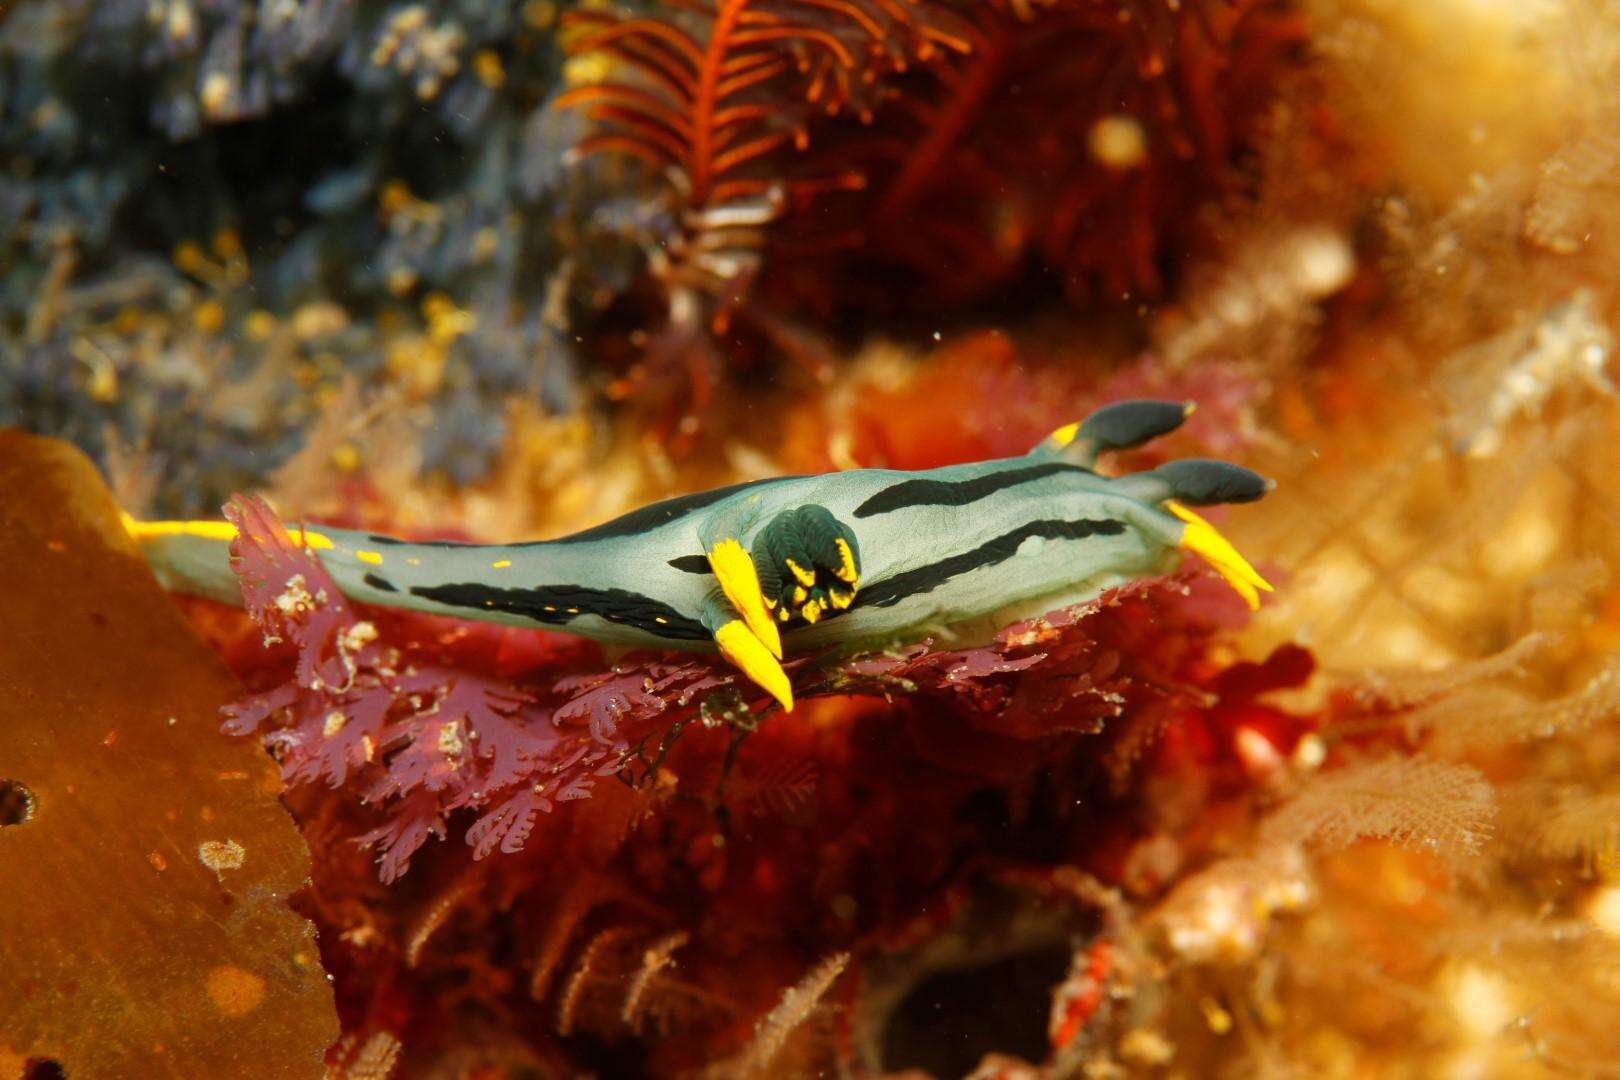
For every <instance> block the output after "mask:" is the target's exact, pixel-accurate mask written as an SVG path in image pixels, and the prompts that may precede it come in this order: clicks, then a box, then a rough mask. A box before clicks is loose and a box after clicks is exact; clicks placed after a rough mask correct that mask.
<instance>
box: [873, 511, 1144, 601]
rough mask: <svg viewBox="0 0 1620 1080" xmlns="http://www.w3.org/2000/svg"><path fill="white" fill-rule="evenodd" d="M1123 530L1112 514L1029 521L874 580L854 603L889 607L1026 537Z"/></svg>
mask: <svg viewBox="0 0 1620 1080" xmlns="http://www.w3.org/2000/svg"><path fill="white" fill-rule="evenodd" d="M1124 531H1125V523H1124V522H1122V521H1114V520H1113V519H1111V518H1100V519H1099V518H1086V519H1082V520H1080V521H1032V522H1030V523H1029V524H1027V525H1024V526H1022V527H1020V528H1017V529H1014V530H1013V531H1012V532H1009V533H1004V534H1003V535H1001V536H998V537H996V538H995V539H994V540H989V541H986V542H985V543H983V544H980V545H979V546H978V547H976V548H974V549H972V550H971V551H964V552H962V553H960V554H958V555H952V556H951V557H950V558H948V559H941V560H939V561H938V562H934V563H929V564H928V565H927V566H919V567H917V568H916V569H915V570H907V571H905V572H903V573H899V574H896V575H894V576H893V577H891V578H885V579H883V580H882V581H874V582H872V584H871V585H869V586H867V587H866V588H864V589H862V590H861V592H860V594H859V595H858V596H857V597H856V598H855V607H892V606H894V605H895V604H898V603H899V602H900V601H902V600H904V599H905V598H906V597H908V596H916V595H918V594H919V593H925V592H930V591H932V590H934V589H936V588H938V587H939V586H941V585H943V584H944V583H945V582H947V581H949V580H951V579H952V578H954V577H958V576H960V575H962V574H966V573H969V572H970V571H973V570H978V569H980V568H982V567H986V566H995V565H996V564H998V563H1003V562H1006V561H1007V560H1008V559H1010V558H1012V557H1013V556H1014V555H1015V554H1017V552H1018V548H1019V546H1020V545H1021V544H1023V542H1024V541H1025V540H1029V539H1031V538H1032V537H1037V536H1039V537H1041V538H1043V539H1046V540H1084V539H1086V538H1087V537H1090V536H1118V535H1119V534H1120V533H1122V532H1124Z"/></svg>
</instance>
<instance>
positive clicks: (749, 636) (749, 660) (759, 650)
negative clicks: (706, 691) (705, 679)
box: [714, 619, 793, 712]
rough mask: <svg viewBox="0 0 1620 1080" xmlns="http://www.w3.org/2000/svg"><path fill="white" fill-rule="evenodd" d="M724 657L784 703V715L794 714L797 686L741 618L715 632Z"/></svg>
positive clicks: (716, 640)
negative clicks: (794, 686) (790, 680)
mask: <svg viewBox="0 0 1620 1080" xmlns="http://www.w3.org/2000/svg"><path fill="white" fill-rule="evenodd" d="M714 640H715V642H716V644H718V645H719V646H720V654H721V655H722V656H724V657H725V658H726V659H727V660H729V661H731V662H732V663H733V664H735V665H737V667H738V668H739V669H741V671H742V673H743V674H744V675H747V676H748V677H749V678H750V679H752V680H754V682H756V683H758V684H759V685H760V687H761V688H762V689H764V690H765V691H766V692H767V693H768V694H770V695H771V697H773V698H775V699H776V700H777V701H779V702H781V703H782V711H783V712H792V711H793V684H792V683H791V682H789V681H788V677H787V672H785V671H783V670H782V664H781V662H780V661H778V660H777V658H776V657H774V656H772V655H771V653H770V651H769V650H767V649H766V648H765V646H764V644H763V643H761V641H760V640H759V638H757V637H755V636H754V633H753V631H751V630H749V628H748V627H747V626H745V625H744V624H743V621H742V620H741V619H732V620H731V621H730V622H728V623H726V624H725V625H723V626H721V627H720V629H718V630H716V631H715V632H714Z"/></svg>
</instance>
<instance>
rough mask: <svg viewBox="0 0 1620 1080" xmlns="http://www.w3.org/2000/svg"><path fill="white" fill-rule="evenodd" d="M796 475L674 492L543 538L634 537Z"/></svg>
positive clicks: (576, 540) (570, 541)
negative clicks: (610, 517)
mask: <svg viewBox="0 0 1620 1080" xmlns="http://www.w3.org/2000/svg"><path fill="white" fill-rule="evenodd" d="M796 479H798V477H793V476H781V477H768V478H766V479H764V480H747V481H744V482H743V483H741V484H729V485H727V486H726V487H719V488H714V489H713V490H711V491H694V492H693V493H692V494H690V495H677V496H675V497H674V498H673V499H665V500H664V501H662V502H655V503H652V504H650V505H648V506H643V507H642V508H641V509H639V510H632V511H630V512H629V513H628V514H625V515H624V516H622V517H616V518H614V519H613V520H612V521H606V522H603V523H602V524H600V525H598V526H596V527H595V528H592V529H586V530H585V531H584V532H577V533H574V534H573V535H571V536H562V537H558V538H557V539H556V540H550V541H547V543H552V544H577V543H580V542H582V541H585V540H606V539H609V538H611V537H616V536H638V535H640V534H641V533H644V532H648V531H649V530H652V529H656V528H658V527H659V526H660V525H668V524H669V523H670V522H672V521H674V520H675V519H676V518H679V517H682V516H684V515H686V514H690V513H691V512H692V511H694V510H702V509H703V508H704V507H706V506H713V505H714V504H715V503H717V502H719V501H720V500H721V499H724V498H725V497H726V496H727V495H735V494H736V493H737V492H739V491H743V490H746V489H747V488H751V487H754V486H755V485H756V484H768V483H770V482H772V481H773V480H796Z"/></svg>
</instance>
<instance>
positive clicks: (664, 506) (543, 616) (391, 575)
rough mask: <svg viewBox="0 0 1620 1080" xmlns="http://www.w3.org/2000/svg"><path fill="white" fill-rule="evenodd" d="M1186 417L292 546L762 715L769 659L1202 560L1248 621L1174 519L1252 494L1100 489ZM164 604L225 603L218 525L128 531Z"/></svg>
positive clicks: (350, 580)
mask: <svg viewBox="0 0 1620 1080" xmlns="http://www.w3.org/2000/svg"><path fill="white" fill-rule="evenodd" d="M1190 411H1191V406H1190V405H1186V404H1183V403H1181V402H1170V401H1126V402H1120V403H1118V404H1115V405H1110V406H1108V407H1106V408H1103V409H1101V410H1099V411H1097V412H1095V413H1093V414H1092V415H1091V416H1089V417H1088V418H1087V419H1086V420H1085V421H1084V422H1081V423H1074V424H1069V425H1067V426H1065V427H1063V428H1060V429H1058V430H1057V431H1055V432H1053V433H1052V435H1051V436H1050V437H1049V438H1047V439H1046V440H1045V441H1043V442H1042V443H1040V445H1038V446H1036V447H1035V448H1034V449H1033V450H1031V451H1030V452H1029V453H1028V454H1025V455H1023V456H1021V457H1013V458H1002V459H998V460H991V461H980V462H975V463H972V464H967V465H953V466H949V467H946V468H940V469H930V470H927V471H922V472H899V471H894V470H889V469H851V470H848V471H846V472H836V473H827V474H823V475H818V476H788V477H775V478H770V479H765V480H755V481H751V482H748V483H742V484H734V485H732V486H730V487H722V488H716V489H714V490H712V491H703V492H698V493H696V494H691V495H683V496H680V497H677V498H673V499H667V500H665V501H663V502H658V503H653V504H652V505H650V506H646V507H643V508H641V509H639V510H635V511H632V512H630V513H628V514H625V515H624V516H623V517H620V518H617V519H615V520H613V521H609V522H607V523H606V524H604V525H598V526H597V527H595V528H592V529H587V530H585V531H584V532H579V533H575V534H573V535H571V536H564V537H561V538H559V539H555V540H542V541H536V542H532V543H521V544H507V545H484V544H462V543H448V542H437V543H411V542H406V541H402V540H397V539H394V538H393V537H389V536H380V535H376V534H372V533H365V532H356V531H352V530H347V529H335V528H325V527H319V526H317V527H312V528H306V529H303V530H294V536H295V537H300V538H301V540H302V542H303V544H304V545H305V546H306V547H307V548H308V549H309V550H310V551H311V552H312V553H313V554H314V555H315V556H317V557H318V558H319V559H320V560H321V562H322V563H323V564H324V565H325V566H326V568H327V569H328V570H329V571H330V572H331V574H332V577H333V579H334V580H335V581H336V582H337V583H338V586H339V588H341V589H342V590H343V591H344V593H345V594H346V595H348V596H349V597H350V598H352V599H354V600H357V601H360V602H362V603H367V604H380V605H385V606H390V607H400V608H410V609H414V610H417V611H426V612H432V613H435V614H441V615H453V616H461V617H464V618H471V619H484V620H489V621H493V622H501V623H508V624H513V625H518V626H532V627H545V628H548V629H553V630H562V631H565V632H567V633H571V634H579V635H582V636H584V637H588V638H593V639H596V640H598V641H601V642H604V643H609V644H616V645H629V646H651V647H655V648H662V649H718V650H719V651H720V653H721V654H723V655H724V656H725V657H726V658H727V659H728V660H729V661H730V662H731V663H733V664H735V665H736V666H737V667H738V668H740V669H741V670H742V671H743V673H744V674H746V675H747V676H748V678H750V679H752V680H753V681H754V682H755V683H757V684H758V685H759V686H761V687H762V688H763V689H765V690H766V691H767V692H769V693H770V694H771V696H772V697H774V698H775V699H776V700H777V701H778V702H780V703H781V705H782V707H783V708H784V709H787V710H791V709H792V708H793V691H792V687H791V684H790V682H789V680H788V676H787V674H786V672H785V671H784V670H783V668H782V658H783V657H784V656H785V655H792V654H803V653H807V652H813V651H817V650H825V649H833V648H840V647H849V646H854V645H877V644H883V643H890V642H898V641H905V640H915V639H917V638H920V637H924V636H927V635H930V634H936V633H937V634H942V635H948V636H954V637H956V638H962V637H972V638H979V639H983V638H986V637H988V636H989V635H991V634H993V633H994V632H995V631H996V630H997V629H999V628H1000V627H1002V626H1004V625H1006V624H1007V623H1010V622H1013V621H1016V620H1018V619H1022V618H1028V617H1031V616H1034V615H1038V614H1041V613H1043V612H1046V611H1050V610H1053V609H1055V608H1058V607H1061V606H1064V605H1067V604H1072V603H1078V602H1081V601H1083V600H1087V599H1090V598H1092V597H1095V596H1096V595H1098V594H1099V593H1101V592H1102V591H1103V590H1105V589H1108V588H1110V587H1113V586H1116V585H1119V584H1121V583H1123V582H1125V581H1128V580H1130V579H1132V578H1139V577H1144V576H1148V575H1152V574H1157V573H1161V572H1163V571H1165V570H1166V569H1168V568H1169V567H1170V566H1171V565H1172V564H1173V563H1174V561H1175V559H1176V558H1177V557H1179V553H1180V552H1181V551H1182V550H1187V551H1192V552H1195V553H1196V554H1198V555H1200V556H1202V557H1203V558H1204V559H1205V560H1206V561H1207V562H1208V563H1209V564H1210V565H1211V566H1212V567H1213V568H1214V569H1215V570H1216V571H1217V572H1219V573H1220V574H1221V576H1222V577H1224V578H1225V579H1226V580H1227V581H1228V582H1229V583H1230V584H1231V585H1232V587H1233V588H1234V589H1236V590H1237V592H1238V593H1239V594H1241V595H1242V596H1243V598H1244V599H1245V600H1246V601H1248V603H1249V604H1250V606H1251V607H1254V606H1257V605H1258V602H1259V600H1258V593H1259V591H1261V590H1265V591H1269V590H1270V588H1271V586H1270V585H1268V584H1267V583H1266V581H1265V580H1264V579H1263V578H1262V577H1261V576H1260V575H1259V574H1258V573H1256V572H1255V570H1254V569H1253V568H1252V567H1251V566H1250V565H1249V564H1248V562H1247V561H1245V560H1244V558H1243V556H1241V555H1240V554H1238V552H1237V551H1236V550H1235V549H1234V548H1233V547H1232V545H1231V544H1230V543H1228V542H1227V541H1226V539H1225V538H1224V537H1222V536H1221V535H1220V533H1218V532H1216V530H1215V529H1214V528H1213V527H1212V526H1211V525H1210V524H1209V523H1208V522H1206V521H1204V520H1203V519H1202V518H1201V517H1199V516H1198V515H1197V514H1196V513H1194V512H1193V511H1192V510H1191V509H1189V507H1191V506H1201V505H1207V504H1212V503H1237V502H1250V501H1253V500H1255V499H1258V498H1260V497H1261V496H1262V495H1264V494H1265V493H1266V491H1267V490H1269V488H1270V486H1271V485H1270V483H1269V482H1268V481H1266V480H1263V479H1262V478H1261V477H1259V476H1258V475H1256V474H1255V473H1253V472H1251V471H1249V470H1248V469H1244V468H1241V467H1239V466H1236V465H1231V464H1228V463H1226V462H1222V461H1210V460H1201V459H1200V460H1180V461H1172V462H1169V463H1167V464H1165V465H1161V466H1159V467H1158V468H1155V469H1152V470H1149V471H1145V472H1138V473H1132V474H1129V475H1125V476H1119V477H1112V478H1110V477H1105V476H1102V475H1099V474H1098V473H1097V472H1096V470H1095V465H1096V461H1097V456H1098V455H1099V454H1100V453H1103V452H1105V451H1112V450H1123V449H1129V448H1131V447H1135V446H1140V445H1141V444H1143V443H1145V442H1147V441H1148V440H1150V439H1153V438H1156V437H1158V436H1160V435H1163V434H1166V433H1168V432H1170V431H1172V430H1174V429H1175V428H1176V427H1178V426H1179V425H1180V424H1181V422H1182V421H1183V419H1184V418H1185V417H1186V415H1187V414H1188V413H1189V412H1190ZM128 526H129V530H130V533H131V534H132V535H133V536H134V538H135V539H136V540H137V541H138V542H139V544H140V545H141V547H142V549H143V550H144V552H145V554H146V556H147V558H148V560H149V561H150V562H151V564H152V566H153V568H154V569H155V570H156V572H157V574H158V576H159V578H160V579H161V580H162V581H163V582H164V584H165V585H167V586H168V587H170V588H171V589H174V590H176V591H181V592H190V593H197V594H201V595H205V596H212V597H215V598H217V599H222V600H226V601H237V600H238V599H239V593H238V591H237V587H236V582H235V579H234V578H233V576H232V574H231V570H230V562H229V558H228V554H227V544H228V542H229V541H230V540H231V539H232V538H233V537H234V535H235V533H234V528H233V527H232V526H231V525H230V524H228V523H225V522H204V521H153V522H139V521H134V520H132V519H131V520H129V522H128Z"/></svg>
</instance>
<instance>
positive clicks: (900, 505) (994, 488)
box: [855, 461, 1091, 518]
mask: <svg viewBox="0 0 1620 1080" xmlns="http://www.w3.org/2000/svg"><path fill="white" fill-rule="evenodd" d="M1090 471H1091V470H1090V469H1086V468H1082V467H1081V466H1079V465H1071V464H1069V463H1068V462H1066V461H1048V462H1043V463H1042V464H1039V465H1026V466H1025V467H1023V468H1021V469H1007V470H1005V471H1003V472H994V473H990V474H988V475H986V476H977V477H974V478H973V479H972V480H927V479H921V478H919V479H914V480H902V481H901V482H900V483H898V484H895V485H894V486H893V487H886V488H884V489H883V490H882V491H880V492H878V493H877V494H876V495H873V496H872V497H871V498H869V499H867V500H866V501H865V502H863V503H861V505H859V506H857V507H856V508H855V516H856V517H858V518H867V517H873V516H875V515H877V514H887V513H890V512H892V511H895V510H903V509H905V508H906V507H908V506H966V505H968V504H969V503H974V502H978V501H979V500H980V499H983V498H986V497H988V496H991V495H994V494H995V493H996V492H998V491H1005V490H1007V489H1008V488H1010V487H1017V486H1018V485H1019V484H1027V483H1029V482H1030V481H1031V480H1039V479H1040V478H1041V477H1043V476H1053V475H1056V474H1057V473H1065V472H1081V473H1089V472H1090Z"/></svg>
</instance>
